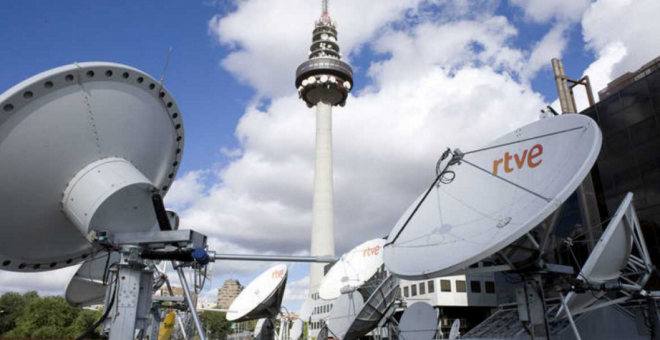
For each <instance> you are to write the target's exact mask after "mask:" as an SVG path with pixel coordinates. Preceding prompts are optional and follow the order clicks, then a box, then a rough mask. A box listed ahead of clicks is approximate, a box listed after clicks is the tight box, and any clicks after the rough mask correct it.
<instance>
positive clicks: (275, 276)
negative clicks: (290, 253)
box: [273, 269, 284, 279]
mask: <svg viewBox="0 0 660 340" xmlns="http://www.w3.org/2000/svg"><path fill="white" fill-rule="evenodd" d="M282 277H284V269H280V270H276V271H274V272H273V279H281V278H282Z"/></svg>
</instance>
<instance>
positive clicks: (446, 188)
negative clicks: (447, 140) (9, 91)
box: [383, 115, 602, 279]
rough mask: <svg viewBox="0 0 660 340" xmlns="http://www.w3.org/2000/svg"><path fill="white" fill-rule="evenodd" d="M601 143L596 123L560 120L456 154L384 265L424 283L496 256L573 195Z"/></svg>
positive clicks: (406, 220) (392, 240) (404, 220)
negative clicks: (425, 279)
mask: <svg viewBox="0 0 660 340" xmlns="http://www.w3.org/2000/svg"><path fill="white" fill-rule="evenodd" d="M601 142H602V136H601V132H600V129H599V128H598V126H597V125H596V123H595V122H594V121H593V120H592V119H590V118H589V117H586V116H583V115H561V116H557V117H551V118H547V119H544V120H541V121H538V122H535V123H532V124H529V125H527V126H524V127H522V128H519V129H517V130H515V131H513V132H511V133H509V134H507V135H505V136H503V137H501V138H499V139H497V140H496V141H494V142H492V143H490V144H489V145H487V146H486V147H484V148H482V149H478V150H475V151H472V152H465V153H460V154H459V153H457V152H455V154H456V156H455V158H453V160H452V161H450V160H449V159H446V160H444V161H443V162H442V163H441V164H440V166H439V167H440V168H441V169H446V172H444V175H443V176H442V178H441V180H440V182H441V183H440V184H439V185H435V186H433V187H432V188H430V189H429V191H428V196H424V195H422V196H421V197H420V198H419V199H417V200H416V201H415V202H414V203H413V205H412V206H411V207H410V208H409V209H408V210H407V211H406V212H405V213H404V214H403V216H402V217H401V219H400V220H399V221H398V222H397V223H396V225H395V227H394V228H393V230H392V232H391V234H390V236H389V238H388V240H387V241H388V244H387V245H386V246H385V252H384V254H383V255H384V259H385V265H386V266H387V268H388V269H389V270H390V271H391V272H392V273H394V274H396V275H398V276H400V277H403V278H405V279H423V278H431V277H438V276H445V275H448V274H451V273H453V272H456V271H458V270H461V269H465V268H467V267H468V266H470V265H472V264H474V263H475V262H477V261H479V260H482V259H484V258H486V257H488V256H490V255H492V254H494V253H496V252H498V251H499V250H501V249H502V248H504V247H506V246H507V245H509V244H510V243H512V242H513V241H515V240H517V239H518V238H520V237H522V236H524V235H525V233H527V232H529V231H530V230H531V229H533V228H534V227H536V226H537V225H538V224H539V223H541V222H542V221H543V220H544V219H545V218H546V217H548V215H550V214H551V213H552V212H553V211H555V210H556V209H557V207H559V206H560V205H561V204H562V202H564V201H565V200H566V199H567V198H568V196H569V195H571V194H572V193H573V192H574V191H575V190H576V188H577V187H578V186H579V185H580V183H581V182H582V180H583V179H584V178H585V176H586V175H587V174H588V173H589V171H590V170H591V167H592V166H593V164H594V162H595V161H596V158H597V157H598V153H599V151H600V147H601ZM445 167H446V168H445ZM424 197H426V199H425V200H423V198H424ZM422 201H423V202H422ZM419 202H422V203H421V204H420V205H419V206H418V203H419ZM413 211H415V213H414V214H413ZM404 226H405V228H404Z"/></svg>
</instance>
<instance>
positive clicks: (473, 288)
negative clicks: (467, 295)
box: [470, 281, 481, 293]
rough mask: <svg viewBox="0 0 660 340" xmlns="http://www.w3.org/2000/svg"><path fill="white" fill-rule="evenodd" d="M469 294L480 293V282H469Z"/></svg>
mask: <svg viewBox="0 0 660 340" xmlns="http://www.w3.org/2000/svg"><path fill="white" fill-rule="evenodd" d="M470 292H472V293H481V281H470Z"/></svg>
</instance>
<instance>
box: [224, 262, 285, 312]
mask: <svg viewBox="0 0 660 340" xmlns="http://www.w3.org/2000/svg"><path fill="white" fill-rule="evenodd" d="M286 280H287V267H286V266H285V265H283V264H279V265H276V266H274V267H272V268H270V269H268V270H267V271H265V272H263V273H262V274H261V275H259V276H258V277H257V278H256V279H254V281H252V282H250V284H249V285H248V286H247V287H245V289H244V290H243V291H242V292H241V293H240V294H239V295H238V296H237V297H236V300H234V302H233V303H232V304H231V306H229V312H227V320H228V321H232V322H240V321H248V320H255V319H259V318H270V317H274V316H276V315H277V314H278V313H279V312H280V306H281V305H282V298H283V297H284V288H285V287H286Z"/></svg>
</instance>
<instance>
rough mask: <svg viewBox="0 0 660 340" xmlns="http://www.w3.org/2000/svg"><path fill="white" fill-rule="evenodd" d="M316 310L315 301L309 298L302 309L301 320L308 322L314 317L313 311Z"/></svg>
mask: <svg viewBox="0 0 660 340" xmlns="http://www.w3.org/2000/svg"><path fill="white" fill-rule="evenodd" d="M313 308H314V301H312V299H310V298H307V299H305V302H303V304H302V306H301V307H300V319H301V320H303V321H305V322H307V321H308V320H309V318H311V317H312V309H313Z"/></svg>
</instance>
